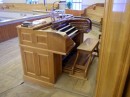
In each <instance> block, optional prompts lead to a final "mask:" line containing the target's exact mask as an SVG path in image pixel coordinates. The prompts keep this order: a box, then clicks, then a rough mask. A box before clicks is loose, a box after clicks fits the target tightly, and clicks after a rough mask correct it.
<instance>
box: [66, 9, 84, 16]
mask: <svg viewBox="0 0 130 97" xmlns="http://www.w3.org/2000/svg"><path fill="white" fill-rule="evenodd" d="M65 13H66V14H72V15H74V16H81V15H82V14H83V10H71V9H66V10H65Z"/></svg>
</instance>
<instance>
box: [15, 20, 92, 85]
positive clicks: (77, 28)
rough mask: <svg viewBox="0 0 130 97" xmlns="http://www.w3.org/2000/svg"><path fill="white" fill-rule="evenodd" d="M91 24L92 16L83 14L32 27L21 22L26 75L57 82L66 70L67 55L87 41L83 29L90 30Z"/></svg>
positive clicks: (38, 80)
mask: <svg viewBox="0 0 130 97" xmlns="http://www.w3.org/2000/svg"><path fill="white" fill-rule="evenodd" d="M45 20H47V19H45ZM91 26H92V25H91V20H89V19H82V18H78V19H77V18H71V19H68V20H62V21H61V20H60V21H55V22H49V23H46V24H42V25H39V26H35V27H30V28H27V27H22V26H20V25H19V26H18V27H17V29H18V36H19V41H20V42H19V43H20V49H21V55H22V60H23V69H24V79H25V80H28V81H29V80H33V82H35V83H40V84H42V85H43V84H47V85H53V84H54V83H55V81H56V79H57V78H58V76H59V75H60V74H61V73H62V64H63V63H64V61H63V59H66V58H67V56H68V55H69V54H70V53H71V52H73V51H74V50H76V47H77V46H79V45H80V44H81V43H82V42H83V33H88V32H89V31H90V30H91ZM32 60H33V61H32Z"/></svg>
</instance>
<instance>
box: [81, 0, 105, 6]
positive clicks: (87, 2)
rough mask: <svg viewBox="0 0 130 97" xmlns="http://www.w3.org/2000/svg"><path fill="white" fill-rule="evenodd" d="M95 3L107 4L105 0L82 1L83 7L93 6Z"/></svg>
mask: <svg viewBox="0 0 130 97" xmlns="http://www.w3.org/2000/svg"><path fill="white" fill-rule="evenodd" d="M94 3H105V0H82V4H83V5H92V4H94Z"/></svg>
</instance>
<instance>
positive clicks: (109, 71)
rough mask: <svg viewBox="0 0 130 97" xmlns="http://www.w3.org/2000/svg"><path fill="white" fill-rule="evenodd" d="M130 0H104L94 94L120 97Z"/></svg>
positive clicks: (128, 52) (129, 37) (128, 56)
mask: <svg viewBox="0 0 130 97" xmlns="http://www.w3.org/2000/svg"><path fill="white" fill-rule="evenodd" d="M129 10H130V0H106V8H105V17H104V23H103V34H102V41H101V50H100V55H99V56H100V58H99V69H98V77H97V78H98V80H97V88H96V96H95V97H122V92H123V88H124V84H125V80H126V77H127V74H128V70H129V66H130V64H129V63H130V22H128V21H130V11H129Z"/></svg>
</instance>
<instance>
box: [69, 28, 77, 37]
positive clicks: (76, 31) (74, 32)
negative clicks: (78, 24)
mask: <svg viewBox="0 0 130 97" xmlns="http://www.w3.org/2000/svg"><path fill="white" fill-rule="evenodd" d="M76 32H78V30H75V31H74V32H72V33H70V34H69V35H68V36H69V37H70V36H72V35H73V34H75V33H76Z"/></svg>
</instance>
